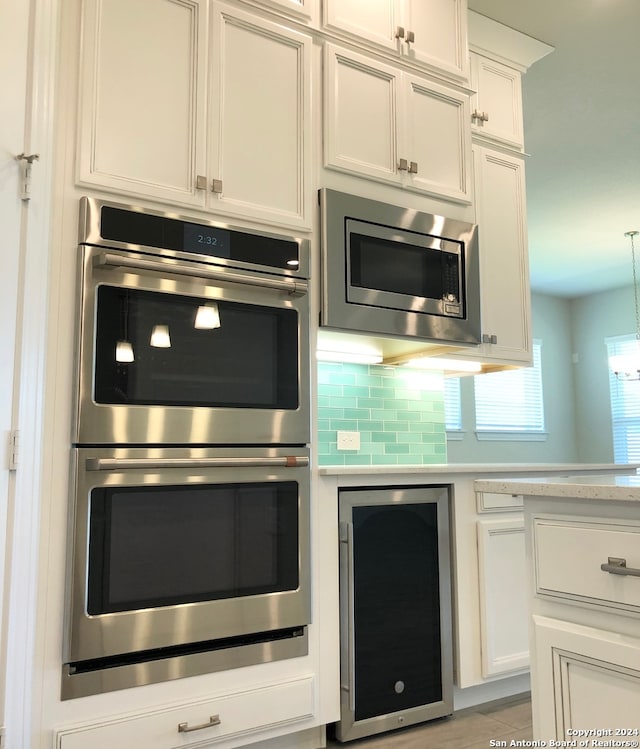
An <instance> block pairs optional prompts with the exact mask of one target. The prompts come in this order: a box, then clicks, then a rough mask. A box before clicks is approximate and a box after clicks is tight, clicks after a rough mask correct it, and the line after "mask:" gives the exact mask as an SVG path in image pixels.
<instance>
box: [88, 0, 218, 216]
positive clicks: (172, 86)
mask: <svg viewBox="0 0 640 749" xmlns="http://www.w3.org/2000/svg"><path fill="white" fill-rule="evenodd" d="M134 6H135V10H134ZM83 8H84V18H83V40H82V49H83V53H82V65H81V89H80V133H79V143H78V148H79V155H78V181H79V182H80V183H81V184H87V185H93V186H99V187H103V188H105V189H109V190H114V191H118V192H124V193H128V194H134V195H144V196H147V197H149V198H157V199H161V200H166V201H170V202H174V203H181V204H195V205H198V204H199V205H202V204H203V203H204V195H203V194H200V193H198V192H197V190H196V174H197V170H198V169H199V167H200V165H202V164H203V162H204V158H205V142H204V126H205V111H204V104H205V99H206V97H205V92H206V88H205V86H206V36H207V34H206V29H207V6H206V4H205V3H204V2H202V0H135V2H133V3H132V2H131V0H109V2H104V0H88V1H87V2H85V3H84V4H83ZM150 19H153V23H152V24H151V23H150ZM150 29H153V33H150ZM168 50H171V54H168Z"/></svg>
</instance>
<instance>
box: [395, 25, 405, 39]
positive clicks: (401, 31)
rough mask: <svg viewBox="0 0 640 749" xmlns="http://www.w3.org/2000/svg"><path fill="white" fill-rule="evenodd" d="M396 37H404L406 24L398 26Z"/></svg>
mask: <svg viewBox="0 0 640 749" xmlns="http://www.w3.org/2000/svg"><path fill="white" fill-rule="evenodd" d="M396 39H404V26H398V28H397V29H396Z"/></svg>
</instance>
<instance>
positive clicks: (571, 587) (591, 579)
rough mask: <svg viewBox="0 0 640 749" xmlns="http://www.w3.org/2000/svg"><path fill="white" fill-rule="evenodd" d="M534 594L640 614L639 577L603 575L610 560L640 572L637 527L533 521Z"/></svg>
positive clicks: (639, 547) (596, 523)
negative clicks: (611, 558)
mask: <svg viewBox="0 0 640 749" xmlns="http://www.w3.org/2000/svg"><path fill="white" fill-rule="evenodd" d="M533 546H534V576H535V589H536V594H537V595H539V596H543V597H547V596H552V597H554V598H565V599H567V600H568V601H577V602H580V603H584V604H591V605H593V606H596V607H605V608H607V609H611V608H614V609H619V610H620V612H621V613H622V612H624V611H626V612H629V613H640V577H635V576H631V575H629V576H623V575H615V574H611V573H610V572H606V571H603V570H602V569H601V565H602V564H603V563H604V564H606V563H607V562H608V560H609V557H618V558H623V559H626V564H627V567H628V568H636V569H640V525H632V524H629V523H628V522H625V524H624V525H622V524H618V523H614V522H606V521H603V522H598V521H585V522H582V521H577V520H570V521H569V520H566V521H564V520H557V519H548V518H534V520H533Z"/></svg>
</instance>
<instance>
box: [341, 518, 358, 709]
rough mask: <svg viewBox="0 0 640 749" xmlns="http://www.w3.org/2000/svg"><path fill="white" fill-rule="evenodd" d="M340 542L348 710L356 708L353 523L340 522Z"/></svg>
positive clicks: (345, 687)
mask: <svg viewBox="0 0 640 749" xmlns="http://www.w3.org/2000/svg"><path fill="white" fill-rule="evenodd" d="M340 543H342V544H344V546H345V548H344V551H345V557H346V562H347V564H346V568H347V569H346V580H345V578H342V579H343V581H345V582H346V585H345V588H346V592H347V600H346V605H347V632H346V635H347V637H346V640H347V684H342V689H344V690H346V691H347V692H348V693H349V710H350V711H351V712H352V713H355V710H356V684H355V681H356V652H355V646H356V635H355V626H356V625H355V595H354V580H353V573H354V562H353V523H349V522H343V523H340Z"/></svg>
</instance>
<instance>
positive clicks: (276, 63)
mask: <svg viewBox="0 0 640 749" xmlns="http://www.w3.org/2000/svg"><path fill="white" fill-rule="evenodd" d="M210 48H211V50H212V52H213V54H214V58H215V59H214V64H213V68H214V72H213V75H212V87H211V94H210V99H209V138H210V158H209V163H210V169H209V170H208V176H209V178H210V180H211V182H210V188H211V186H213V191H211V189H210V191H209V204H208V205H209V207H210V208H211V209H212V210H215V211H223V212H224V213H227V214H234V215H242V216H246V217H248V218H251V219H256V220H262V221H265V222H267V223H273V224H277V225H288V226H293V227H309V226H310V222H311V219H310V215H311V124H310V123H311V98H310V90H311V38H310V37H309V36H307V35H305V34H302V33H298V32H295V31H289V30H287V29H286V28H285V27H283V26H280V25H276V24H272V23H269V22H266V21H264V20H262V19H259V18H257V17H256V16H253V15H251V14H248V13H244V12H242V11H239V10H236V9H235V8H231V7H229V6H225V5H222V4H217V3H214V4H213V6H212V34H211V40H210Z"/></svg>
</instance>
